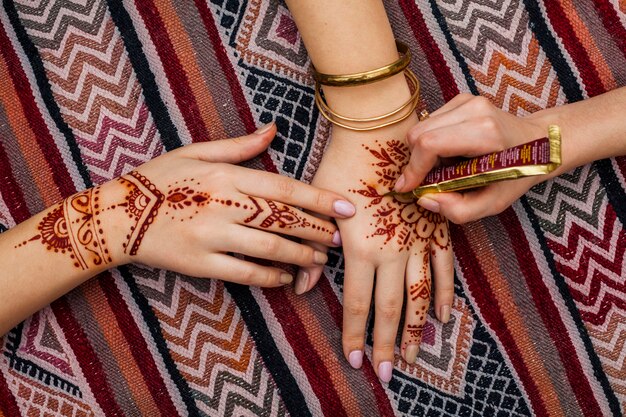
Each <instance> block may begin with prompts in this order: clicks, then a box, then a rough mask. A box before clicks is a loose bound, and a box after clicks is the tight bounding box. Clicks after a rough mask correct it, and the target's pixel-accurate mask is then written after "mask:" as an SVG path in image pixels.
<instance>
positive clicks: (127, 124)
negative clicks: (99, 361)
mask: <svg viewBox="0 0 626 417" xmlns="http://www.w3.org/2000/svg"><path fill="white" fill-rule="evenodd" d="M103 3H104V2H102V1H101V2H98V3H94V2H93V1H90V2H88V3H87V5H90V6H91V9H88V8H87V7H86V6H85V7H83V8H79V9H80V10H81V11H83V12H84V13H85V14H87V15H92V14H93V13H94V10H99V9H100V8H101V7H102V4H103ZM72 4H73V3H72ZM44 6H45V4H44V3H41V4H40V5H39V8H37V9H32V8H31V11H32V10H38V11H39V12H41V13H43V11H44V10H46V9H45V7H44ZM25 10H26V9H25V8H22V11H21V16H22V19H24V22H25V24H30V23H31V21H32V20H29V19H26V18H25V17H24V16H25ZM52 10H54V11H56V14H57V15H58V16H60V15H62V14H65V13H70V12H69V9H68V10H64V9H59V8H58V7H57V6H56V5H55V6H54V7H53V8H52ZM71 11H72V13H71V14H72V16H75V17H76V16H77V13H78V11H77V10H76V8H74V9H73V10H71ZM105 11H106V10H105ZM50 13H52V11H50ZM29 17H32V16H29ZM50 19H51V17H49V18H48V21H50ZM103 19H104V20H103ZM57 20H58V19H57ZM87 20H88V19H87ZM99 22H100V23H99V25H100V27H99V28H98V30H90V29H91V28H87V29H85V30H86V31H85V30H83V29H84V28H83V27H82V26H79V25H73V26H68V27H67V28H66V29H65V30H64V31H63V34H64V36H63V37H62V38H60V39H59V41H58V42H57V43H56V44H57V45H58V48H59V49H58V50H51V49H45V48H40V49H41V52H40V53H41V57H42V59H43V61H44V66H45V68H46V72H47V75H48V79H49V81H50V84H51V86H52V90H53V93H54V95H55V99H56V101H57V103H58V104H59V107H60V108H61V112H62V114H63V117H64V120H65V121H66V122H67V123H68V125H69V126H70V127H71V128H72V129H73V130H74V133H75V135H76V139H77V142H78V144H79V146H80V148H81V151H82V153H83V158H84V161H85V163H86V164H87V165H88V166H89V168H90V171H91V173H92V176H93V179H94V181H95V182H103V181H106V180H109V179H111V178H114V177H117V176H120V175H122V174H124V173H126V172H127V171H129V170H130V169H132V168H133V167H136V166H137V165H140V164H142V163H143V162H145V161H147V160H149V159H152V158H153V157H155V156H158V155H160V154H161V153H162V151H163V149H162V145H161V142H160V140H158V136H157V135H158V132H157V130H156V126H155V124H154V121H153V120H152V117H151V115H150V113H149V112H148V109H147V107H146V104H145V101H144V97H143V95H142V94H141V86H140V84H139V82H138V80H137V78H136V76H135V73H134V71H133V68H132V65H131V62H130V60H129V58H128V55H127V53H126V50H125V47H124V42H123V40H122V38H121V36H120V34H119V32H118V31H117V29H116V28H115V25H114V23H113V21H112V19H111V18H110V16H108V15H107V14H106V13H105V14H103V18H102V19H100V21H99ZM47 27H48V29H50V30H60V29H59V28H58V27H55V26H54V25H48V26H47ZM31 32H32V29H29V33H30V34H31V36H32V33H31ZM37 33H38V34H39V35H41V33H42V32H41V30H40V31H39V32H37ZM55 39H56V34H55Z"/></svg>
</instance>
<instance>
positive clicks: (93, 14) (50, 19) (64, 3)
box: [15, 0, 106, 49]
mask: <svg viewBox="0 0 626 417" xmlns="http://www.w3.org/2000/svg"><path fill="white" fill-rule="evenodd" d="M94 6H95V7H94ZM15 8H16V9H17V11H18V13H19V15H20V19H21V20H22V23H23V24H24V27H26V30H27V31H28V34H29V35H30V37H31V39H32V40H33V42H34V43H35V45H36V46H37V47H39V48H46V49H58V48H59V44H60V43H61V42H62V39H63V38H64V37H65V34H66V32H67V31H68V29H70V28H77V29H79V30H80V31H81V32H84V33H88V34H90V35H95V34H96V33H97V32H98V31H99V30H100V29H101V27H102V20H103V19H104V16H105V12H106V3H105V2H103V1H101V0H86V1H83V2H80V1H71V0H41V1H39V2H30V1H25V0H20V1H16V2H15Z"/></svg>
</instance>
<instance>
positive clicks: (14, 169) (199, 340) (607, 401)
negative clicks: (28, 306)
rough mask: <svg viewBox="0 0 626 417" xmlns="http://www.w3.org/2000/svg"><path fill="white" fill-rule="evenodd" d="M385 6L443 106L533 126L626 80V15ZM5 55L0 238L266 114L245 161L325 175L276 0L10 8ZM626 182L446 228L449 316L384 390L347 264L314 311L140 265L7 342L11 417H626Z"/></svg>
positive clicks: (612, 168)
mask: <svg viewBox="0 0 626 417" xmlns="http://www.w3.org/2000/svg"><path fill="white" fill-rule="evenodd" d="M386 7H387V10H388V13H389V16H390V18H391V20H392V25H393V27H394V30H395V32H396V35H397V37H398V38H399V39H401V40H403V41H405V42H407V43H408V44H409V45H410V46H411V50H412V52H413V55H414V57H415V59H414V60H413V64H412V68H413V70H414V71H415V72H416V73H417V74H418V76H419V78H420V79H421V80H422V83H423V87H422V88H423V91H424V99H425V101H426V102H427V103H428V105H429V107H430V108H431V109H434V108H437V107H439V106H441V105H442V104H443V103H444V102H445V101H447V100H450V99H451V98H452V97H454V96H455V95H456V94H458V93H459V92H471V93H474V94H481V95H483V96H486V97H489V98H490V99H491V100H493V102H494V103H496V104H497V105H498V106H500V107H502V108H503V109H506V110H508V111H510V112H511V113H514V114H520V115H521V114H526V113H528V112H533V111H536V110H539V109H542V108H546V107H551V106H557V105H561V104H564V103H567V102H573V101H577V100H582V99H585V98H587V97H591V96H594V95H597V94H601V93H603V92H604V91H607V90H610V89H614V88H616V87H619V86H625V85H626V3H625V2H624V1H623V0H582V1H576V2H574V1H572V0H545V1H538V0H490V1H486V0H475V1H469V0H466V1H453V0H446V1H443V0H442V1H435V0H418V1H412V0H400V1H397V2H396V1H387V2H386ZM0 57H1V59H0V231H3V230H6V229H8V228H11V227H12V226H14V225H16V224H17V223H19V222H21V221H23V220H25V219H27V218H28V217H29V216H31V215H32V214H34V213H36V212H38V211H40V210H42V209H43V208H44V207H46V206H49V205H51V204H53V203H54V202H56V201H58V200H60V199H61V198H63V197H65V196H68V195H70V194H72V193H74V192H77V191H79V190H82V189H85V188H87V187H91V186H93V185H95V184H99V183H101V182H103V181H106V180H108V179H111V178H114V177H116V176H119V175H121V174H123V173H125V172H128V171H129V170H131V168H132V167H135V166H137V165H139V164H141V163H143V162H144V161H147V160H149V159H151V158H153V157H155V156H156V155H159V154H161V153H163V152H167V151H168V150H171V149H174V148H177V147H179V146H181V145H184V144H187V143H190V142H193V141H206V140H214V139H221V138H225V137H229V136H237V135H242V134H244V133H247V132H251V131H253V130H255V128H256V127H257V126H259V125H261V124H264V123H266V122H269V121H271V120H274V121H276V123H277V125H278V131H279V133H278V135H277V138H276V139H275V140H274V142H273V143H272V145H271V149H270V150H269V151H268V152H267V153H265V154H264V155H263V156H262V157H260V158H258V159H257V160H255V161H254V162H253V163H252V166H254V167H256V168H259V169H265V170H268V171H273V172H279V173H282V174H285V175H289V176H292V177H295V178H298V179H301V180H303V181H309V180H311V178H312V176H313V175H314V173H315V171H316V168H317V166H318V164H319V162H320V159H321V156H322V154H323V150H324V146H325V144H326V142H327V140H328V135H329V126H328V124H327V123H325V122H324V121H323V120H321V118H320V116H319V114H318V112H317V111H316V110H315V109H314V106H313V86H312V80H311V78H310V77H309V75H308V73H307V67H308V58H307V54H306V51H305V49H304V47H303V44H302V42H301V40H300V37H299V35H298V33H297V31H296V28H295V25H294V23H293V21H292V19H291V17H290V14H289V11H288V10H287V9H286V7H285V5H284V4H283V3H281V2H279V1H275V0H272V1H267V0H266V1H261V0H211V1H206V0H194V1H190V0H188V1H178V0H169V1H168V0H124V1H122V0H73V1H72V0H58V1H55V0H19V1H17V0H16V1H11V0H3V1H2V5H1V8H0ZM625 176H626V158H617V159H612V160H604V161H599V162H596V163H594V164H593V165H590V166H585V167H581V168H578V169H576V170H575V171H573V172H571V173H568V174H566V175H563V176H562V177H559V178H557V179H555V180H554V181H551V182H548V183H546V184H542V185H540V186H538V187H536V188H535V189H533V190H532V191H531V192H529V193H528V194H527V195H526V196H525V197H524V198H522V199H521V200H520V201H519V202H517V203H516V204H514V205H513V207H512V208H511V209H509V210H507V211H506V212H504V213H502V214H501V215H499V216H496V217H492V218H488V219H486V220H484V221H481V222H476V223H472V224H470V225H467V226H464V227H453V228H452V232H453V244H454V252H455V255H456V300H455V302H454V306H453V311H452V319H451V321H450V322H449V323H448V324H447V325H445V326H441V325H440V324H439V323H438V322H437V321H436V320H434V319H433V318H429V320H428V322H427V325H426V328H425V331H424V340H423V342H422V348H421V351H420V354H419V357H418V360H417V363H416V364H415V365H413V366H407V365H406V364H405V363H404V362H403V361H402V360H401V359H400V357H399V356H398V357H397V358H396V362H395V370H394V373H393V379H392V380H391V382H390V383H389V384H388V385H383V384H381V383H380V382H379V381H378V380H377V378H376V376H375V374H374V371H373V369H372V366H371V363H370V362H368V361H367V360H366V362H365V364H364V367H363V369H362V370H359V371H356V370H352V369H351V368H350V367H349V365H348V364H347V362H346V361H345V360H344V359H343V357H342V354H341V333H340V324H341V299H342V292H341V291H342V280H343V258H342V255H341V252H339V251H333V252H331V254H330V261H329V266H328V267H327V268H326V271H325V277H324V278H323V279H322V280H321V282H320V284H319V285H318V286H317V287H316V289H314V290H313V291H312V292H311V293H310V294H307V295H306V296H303V297H296V296H295V295H294V294H293V292H292V290H291V289H272V290H262V289H258V288H247V287H242V286H237V285H232V284H224V283H222V282H216V281H211V280H197V279H190V278H188V277H184V276H180V275H177V274H174V273H170V272H166V271H160V270H152V269H147V268H145V267H140V266H128V267H123V268H119V269H115V270H111V271H109V272H107V273H104V274H102V275H100V276H99V277H98V278H96V279H93V280H91V281H89V282H88V283H87V284H85V285H83V286H82V287H80V288H78V289H76V290H75V291H73V292H72V293H70V294H68V295H67V296H65V297H63V298H62V299H60V300H58V301H56V302H54V303H53V304H52V305H51V306H49V307H47V308H45V309H44V310H42V311H40V312H38V313H36V314H35V315H33V316H32V317H30V318H29V319H27V320H26V321H25V322H23V323H22V324H20V325H19V326H17V327H16V328H14V329H13V330H11V332H10V333H9V334H8V335H6V336H5V337H4V338H3V339H0V417H5V416H6V417H9V416H18V415H23V416H76V417H79V416H101V415H110V416H140V415H142V416H157V415H164V416H177V415H185V416H186V415H192V416H249V415H250V416H286V415H291V416H298V417H300V416H333V417H334V416H392V415H398V416H404V415H407V416H483V415H484V416H496V415H497V416H527V415H536V416H568V417H569V416H582V415H584V416H601V415H621V414H622V413H623V412H624V411H626V355H625V352H626V347H625V343H626V284H625V277H626V266H625V264H626V257H625V250H626V231H625V230H624V224H626V191H625V190H626V181H625ZM368 353H371V351H369V352H368Z"/></svg>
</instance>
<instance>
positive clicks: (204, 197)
mask: <svg viewBox="0 0 626 417" xmlns="http://www.w3.org/2000/svg"><path fill="white" fill-rule="evenodd" d="M194 181H195V180H194V179H193V178H191V179H184V180H182V181H181V183H180V184H179V182H178V181H176V182H175V183H174V184H172V185H170V187H169V190H168V193H167V196H166V197H165V203H166V204H167V207H168V211H166V212H165V214H166V215H171V218H172V219H174V218H175V216H174V214H175V213H174V212H176V211H179V210H184V209H186V208H194V212H193V213H192V214H191V215H190V216H189V217H188V218H189V219H192V218H193V216H194V215H196V214H198V212H199V211H198V210H197V209H198V208H200V207H203V206H205V205H207V204H209V203H210V202H211V196H210V195H209V194H208V193H205V192H202V191H197V190H195V189H194V188H192V187H194V186H199V185H200V183H199V182H197V181H196V182H195V183H194ZM183 220H184V219H183V218H181V219H180V221H181V222H182V221H183Z"/></svg>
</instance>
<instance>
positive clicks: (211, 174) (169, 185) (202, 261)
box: [100, 125, 353, 287]
mask: <svg viewBox="0 0 626 417" xmlns="http://www.w3.org/2000/svg"><path fill="white" fill-rule="evenodd" d="M274 129H275V128H274V126H273V125H272V126H270V127H269V128H268V129H266V131H262V132H260V133H257V134H252V135H249V136H245V137H242V138H236V139H227V140H219V141H214V142H208V143H198V144H193V145H189V146H185V147H183V148H180V149H178V150H175V151H172V152H169V153H168V154H165V155H162V156H160V157H158V158H156V159H154V160H152V161H150V162H148V163H146V164H144V165H142V166H140V167H139V168H137V169H136V170H135V171H133V172H131V173H129V174H127V175H124V176H123V177H121V178H119V179H117V180H114V181H112V182H110V183H107V184H106V185H104V186H103V187H102V191H101V193H100V194H101V195H102V196H103V197H102V200H106V204H103V203H104V201H102V202H101V204H100V206H101V207H104V210H107V209H109V210H111V211H113V212H114V213H117V215H118V217H119V220H118V221H116V222H115V228H114V230H113V231H112V232H111V233H112V236H116V237H117V238H113V239H109V240H111V242H117V244H116V246H117V248H118V250H117V251H116V253H115V254H114V256H113V258H117V259H118V262H120V263H126V262H139V263H143V264H147V265H150V266H154V267H159V268H164V269H169V270H174V271H177V272H180V273H184V274H187V275H192V276H197V277H211V278H218V279H222V280H227V281H233V282H238V283H241V284H246V285H259V286H265V287H272V286H279V285H284V284H289V283H291V282H292V280H293V277H292V276H291V275H290V274H289V273H287V272H286V271H284V270H282V269H280V268H277V267H273V266H262V265H259V264H256V263H253V262H250V261H246V260H243V259H238V258H236V257H233V256H230V255H229V254H228V253H231V252H232V253H236V254H241V255H246V256H250V257H253V258H261V259H266V260H271V261H278V262H283V263H288V264H296V265H300V266H312V265H324V264H325V263H326V261H327V257H326V254H325V253H324V252H320V251H315V250H313V249H312V248H311V247H310V246H307V245H303V244H300V243H296V242H294V241H293V240H290V239H288V238H286V237H283V236H281V235H287V236H292V237H294V238H299V239H307V240H311V241H314V242H318V243H321V244H324V245H331V246H337V245H338V244H339V243H340V242H341V240H340V238H339V232H338V231H337V229H336V226H335V225H334V224H333V223H331V222H329V221H326V220H321V219H319V218H317V217H314V216H312V215H310V214H307V213H305V212H303V211H301V210H299V209H296V208H295V207H294V206H298V207H303V208H305V209H308V210H310V211H312V212H315V213H319V214H322V215H326V216H333V217H337V216H338V217H344V215H345V213H346V211H345V208H346V207H347V208H348V209H350V208H351V207H352V205H351V204H350V203H349V202H348V201H346V200H345V199H344V198H343V197H342V196H341V195H339V194H336V193H333V192H329V191H324V190H321V189H318V188H315V187H313V186H310V185H307V184H303V183H301V182H298V181H296V180H293V179H291V178H287V177H283V176H279V175H277V174H272V173H267V172H262V171H257V170H252V169H248V168H244V167H240V166H236V165H232V164H235V163H238V162H241V161H244V160H246V159H250V158H252V157H253V156H255V155H257V154H258V153H260V152H261V151H262V150H264V149H265V148H266V147H267V145H268V144H269V142H270V141H271V139H272V138H273V136H274V133H275V132H274ZM342 209H343V211H342ZM104 210H103V211H104ZM352 210H353V209H352ZM348 211H350V210H348ZM110 245H111V244H110Z"/></svg>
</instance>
